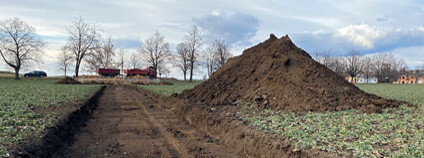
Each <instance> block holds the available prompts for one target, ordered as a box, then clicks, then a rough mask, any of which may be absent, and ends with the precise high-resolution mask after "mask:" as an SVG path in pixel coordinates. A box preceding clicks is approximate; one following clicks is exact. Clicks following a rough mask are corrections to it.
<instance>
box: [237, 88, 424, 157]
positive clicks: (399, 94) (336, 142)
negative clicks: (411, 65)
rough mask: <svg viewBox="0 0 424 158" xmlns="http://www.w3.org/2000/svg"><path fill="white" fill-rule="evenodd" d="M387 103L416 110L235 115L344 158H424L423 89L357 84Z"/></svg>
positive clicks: (299, 145) (302, 146) (298, 146)
mask: <svg viewBox="0 0 424 158" xmlns="http://www.w3.org/2000/svg"><path fill="white" fill-rule="evenodd" d="M358 87H359V88H361V89H363V90H365V91H367V92H369V93H374V94H377V95H380V96H383V97H386V98H391V99H399V100H405V101H410V102H412V103H414V104H416V105H419V106H418V107H417V108H414V107H407V106H401V107H400V108H393V109H385V110H383V113H381V114H366V113H363V112H361V111H358V110H348V111H340V112H325V113H308V114H305V115H297V114H295V113H293V112H280V111H272V110H263V111H260V112H249V111H251V110H254V109H252V108H249V107H250V106H248V105H245V106H243V111H242V112H239V113H238V116H239V117H241V118H242V119H243V120H244V121H246V122H247V123H249V124H250V125H252V126H254V127H256V128H257V129H259V130H264V131H266V132H270V133H274V134H276V135H278V136H283V137H285V138H286V139H287V140H289V141H292V142H293V143H294V144H295V146H296V148H295V150H301V149H306V148H316V149H320V150H323V151H327V152H329V153H333V154H335V155H339V156H348V157H351V156H353V157H424V153H423V151H424V106H423V105H424V99H423V98H424V86H423V85H391V84H376V85H370V84H367V85H365V84H364V85H358Z"/></svg>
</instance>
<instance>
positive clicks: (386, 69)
mask: <svg viewBox="0 0 424 158" xmlns="http://www.w3.org/2000/svg"><path fill="white" fill-rule="evenodd" d="M314 59H315V60H316V61H318V62H319V63H321V64H323V65H324V66H326V67H328V68H329V69H331V70H333V71H334V72H336V73H337V74H339V75H341V76H345V75H349V76H351V77H353V78H354V77H357V76H359V75H361V76H363V77H364V78H365V79H366V81H367V82H368V80H369V79H370V78H371V77H375V78H377V79H378V82H380V83H392V82H393V81H396V80H397V78H398V77H399V76H400V75H401V74H403V73H405V71H406V69H407V68H408V65H407V64H406V62H405V60H403V59H398V58H396V57H394V55H393V54H392V53H377V54H374V55H372V56H364V55H361V54H360V53H359V52H358V51H357V50H354V49H352V50H350V51H348V52H347V53H346V54H345V55H344V56H335V55H333V53H332V51H331V49H328V50H325V51H316V52H314Z"/></svg>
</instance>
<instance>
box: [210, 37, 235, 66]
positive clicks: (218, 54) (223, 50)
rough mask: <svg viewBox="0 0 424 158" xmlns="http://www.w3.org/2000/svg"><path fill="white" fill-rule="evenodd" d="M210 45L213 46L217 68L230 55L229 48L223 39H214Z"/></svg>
mask: <svg viewBox="0 0 424 158" xmlns="http://www.w3.org/2000/svg"><path fill="white" fill-rule="evenodd" d="M212 45H214V46H213V47H214V48H215V55H214V56H215V58H216V60H217V69H218V68H220V67H221V66H222V65H224V64H225V62H227V60H228V59H229V58H230V57H231V56H232V55H231V53H230V50H229V49H228V45H227V44H226V43H225V41H224V40H221V39H215V41H213V43H212Z"/></svg>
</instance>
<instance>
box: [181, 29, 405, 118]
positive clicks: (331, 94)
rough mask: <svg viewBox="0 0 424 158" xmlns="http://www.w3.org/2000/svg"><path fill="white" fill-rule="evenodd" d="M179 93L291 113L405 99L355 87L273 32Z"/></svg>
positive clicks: (377, 106) (366, 107)
mask: <svg viewBox="0 0 424 158" xmlns="http://www.w3.org/2000/svg"><path fill="white" fill-rule="evenodd" d="M179 97H180V98H184V99H189V100H191V101H192V102H197V103H200V104H207V105H211V106H218V105H228V104H234V103H240V104H244V103H245V102H251V103H253V102H255V103H257V104H258V106H259V107H262V108H268V109H273V110H283V111H296V112H306V111H313V112H323V111H327V110H331V111H340V110H346V109H360V110H362V111H364V112H381V110H382V109H383V108H388V107H396V106H398V105H400V104H405V103H404V102H399V101H394V100H386V99H382V98H381V97H378V96H376V95H372V94H368V93H365V92H363V91H361V90H360V89H358V88H357V87H356V86H354V85H352V84H350V83H348V82H347V81H345V79H344V78H343V77H341V76H339V75H337V74H336V73H334V72H333V71H331V70H330V69H328V68H327V67H325V66H323V65H322V64H319V63H318V62H316V61H315V60H313V59H312V58H311V56H310V55H309V54H308V53H306V52H305V51H303V50H302V49H300V48H298V47H297V46H296V45H295V44H293V42H292V41H291V40H290V38H289V37H288V36H287V35H286V36H284V37H282V38H280V39H278V38H277V37H275V36H274V35H273V34H271V35H270V38H269V39H268V40H266V41H264V42H262V43H260V44H258V45H256V46H254V47H251V48H249V49H246V50H244V51H243V54H242V55H240V56H237V57H234V58H231V59H229V60H228V61H227V63H226V64H225V65H223V66H222V67H221V68H220V69H218V70H217V71H216V72H215V73H214V74H213V75H212V76H211V77H210V79H209V80H207V81H205V82H204V83H202V84H200V85H198V86H196V87H195V88H194V89H191V90H186V91H184V92H183V93H182V94H180V95H179Z"/></svg>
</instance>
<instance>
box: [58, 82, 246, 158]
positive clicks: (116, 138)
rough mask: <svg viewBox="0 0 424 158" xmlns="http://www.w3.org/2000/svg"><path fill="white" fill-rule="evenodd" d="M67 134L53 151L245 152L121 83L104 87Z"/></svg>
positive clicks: (133, 154)
mask: <svg viewBox="0 0 424 158" xmlns="http://www.w3.org/2000/svg"><path fill="white" fill-rule="evenodd" d="M70 139H72V141H70V143H68V145H65V146H64V147H63V148H61V149H59V150H58V151H57V152H56V153H55V154H54V155H53V157H245V156H244V155H241V154H238V153H233V151H232V150H231V148H229V147H228V146H226V145H225V144H223V143H221V142H219V141H218V140H217V139H214V138H212V137H210V136H209V135H207V134H205V133H203V132H201V131H200V130H198V129H196V128H194V127H193V126H191V125H189V124H188V123H187V122H186V121H184V120H181V119H180V118H178V117H177V116H176V115H175V114H174V113H173V112H172V111H170V110H166V109H163V108H160V107H157V106H155V105H152V104H151V100H149V99H148V98H147V97H146V96H144V95H143V94H141V93H139V92H138V91H136V90H134V89H132V88H128V87H124V86H113V87H109V88H107V89H106V90H105V92H104V94H103V96H102V97H101V98H100V100H99V103H98V107H97V109H96V110H95V111H94V113H93V117H92V119H90V120H89V121H87V123H86V125H85V126H84V127H81V129H80V130H79V131H78V132H77V133H76V135H75V136H74V138H70Z"/></svg>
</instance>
